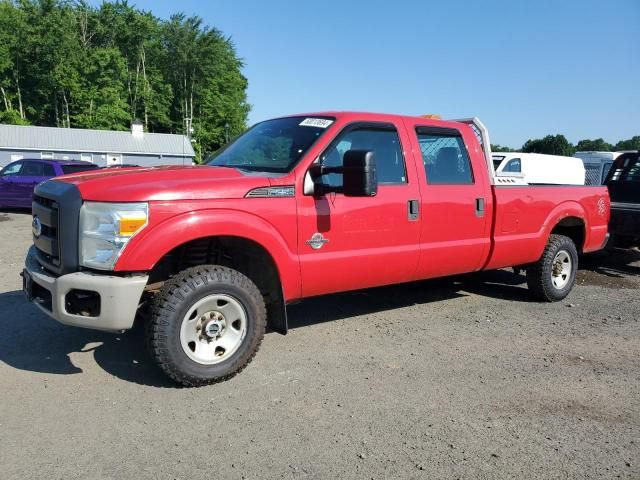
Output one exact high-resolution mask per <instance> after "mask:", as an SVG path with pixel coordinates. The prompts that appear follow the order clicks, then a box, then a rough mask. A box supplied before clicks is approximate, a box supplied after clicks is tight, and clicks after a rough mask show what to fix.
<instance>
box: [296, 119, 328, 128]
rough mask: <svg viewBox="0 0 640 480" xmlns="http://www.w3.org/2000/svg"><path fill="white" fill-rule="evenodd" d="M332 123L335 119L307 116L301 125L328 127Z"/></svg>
mask: <svg viewBox="0 0 640 480" xmlns="http://www.w3.org/2000/svg"><path fill="white" fill-rule="evenodd" d="M332 123H333V120H327V119H326V118H305V119H304V120H303V121H302V122H300V126H301V127H317V128H327V127H328V126H329V125H331V124H332Z"/></svg>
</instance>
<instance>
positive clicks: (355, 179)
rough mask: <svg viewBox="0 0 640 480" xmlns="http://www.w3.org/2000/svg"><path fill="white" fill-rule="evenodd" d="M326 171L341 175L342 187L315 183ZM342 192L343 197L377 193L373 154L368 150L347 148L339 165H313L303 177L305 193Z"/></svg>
mask: <svg viewBox="0 0 640 480" xmlns="http://www.w3.org/2000/svg"><path fill="white" fill-rule="evenodd" d="M327 173H337V174H339V175H342V187H334V186H332V185H325V184H323V183H319V182H318V183H316V182H315V181H314V179H316V178H319V177H321V176H322V175H325V174H327ZM331 192H336V193H342V194H344V196H345V197H373V196H375V195H376V194H377V193H378V174H377V171H376V160H375V155H374V153H373V152H372V151H370V150H348V151H347V152H345V154H344V157H343V159H342V166H340V167H324V166H322V165H314V166H312V167H311V169H309V171H308V172H307V176H306V177H305V185H304V193H305V195H316V196H319V195H324V194H326V193H331Z"/></svg>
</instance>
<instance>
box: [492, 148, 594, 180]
mask: <svg viewBox="0 0 640 480" xmlns="http://www.w3.org/2000/svg"><path fill="white" fill-rule="evenodd" d="M492 159H493V165H494V168H495V170H496V184H497V185H503V184H505V185H508V184H513V185H517V184H520V185H522V184H527V185H584V181H585V169H584V164H583V163H582V160H580V159H579V158H575V157H561V156H558V155H543V154H541V153H518V152H495V153H493V154H492ZM514 179H515V181H514ZM518 180H519V181H518Z"/></svg>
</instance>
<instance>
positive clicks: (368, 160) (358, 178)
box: [342, 150, 378, 197]
mask: <svg viewBox="0 0 640 480" xmlns="http://www.w3.org/2000/svg"><path fill="white" fill-rule="evenodd" d="M342 162H343V165H342V169H343V172H342V193H344V196H345V197H373V196H374V195H375V194H376V193H378V173H377V170H376V159H375V154H374V153H373V152H372V151H370V150H348V151H347V152H345V154H344V158H343V161H342Z"/></svg>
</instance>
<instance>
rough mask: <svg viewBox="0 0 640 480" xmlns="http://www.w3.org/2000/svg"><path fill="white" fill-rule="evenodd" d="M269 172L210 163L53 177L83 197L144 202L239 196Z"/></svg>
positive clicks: (264, 179) (259, 184) (264, 183)
mask: <svg viewBox="0 0 640 480" xmlns="http://www.w3.org/2000/svg"><path fill="white" fill-rule="evenodd" d="M267 175H268V174H264V173H260V174H255V173H252V172H243V171H241V170H237V169H234V168H224V167H209V166H204V165H200V166H193V167H183V166H166V167H151V168H123V169H105V170H99V171H93V172H82V173H78V174H72V175H65V176H62V177H58V178H56V179H55V180H56V181H61V182H66V183H72V184H74V185H76V186H77V187H78V189H79V190H80V194H81V195H82V198H83V200H91V201H105V202H147V201H167V200H205V199H216V198H242V197H244V196H245V195H246V194H247V192H248V191H249V190H251V189H253V188H256V187H264V186H268V185H269V184H270V181H269V178H267Z"/></svg>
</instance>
